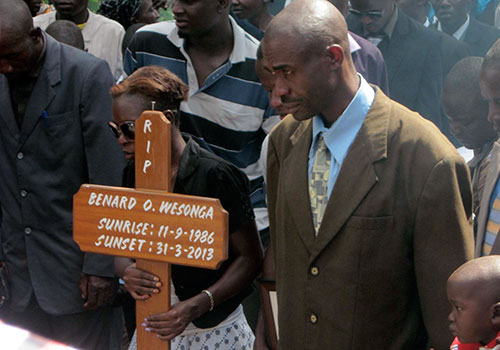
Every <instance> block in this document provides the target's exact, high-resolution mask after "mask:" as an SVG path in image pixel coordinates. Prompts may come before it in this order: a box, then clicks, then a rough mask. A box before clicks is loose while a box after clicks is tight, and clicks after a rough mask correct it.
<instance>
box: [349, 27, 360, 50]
mask: <svg viewBox="0 0 500 350" xmlns="http://www.w3.org/2000/svg"><path fill="white" fill-rule="evenodd" d="M347 39H349V48H350V50H351V53H353V52H356V51H358V50H361V46H359V44H358V42H357V41H356V40H355V39H354V38H353V37H352V35H351V34H350V33H349V32H347Z"/></svg>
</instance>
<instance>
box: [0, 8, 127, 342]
mask: <svg viewBox="0 0 500 350" xmlns="http://www.w3.org/2000/svg"><path fill="white" fill-rule="evenodd" d="M112 85H113V76H112V74H111V71H110V69H109V67H108V65H107V64H106V62H105V61H103V60H101V59H97V58H95V57H94V56H92V55H91V54H88V53H86V52H84V51H81V50H78V49H76V48H73V47H69V46H66V45H62V44H60V43H58V42H57V41H55V40H54V39H53V38H52V37H50V36H49V35H46V34H45V33H44V32H43V31H42V30H40V29H39V28H36V29H34V28H33V21H32V18H31V15H30V12H29V9H28V7H27V6H26V4H25V3H24V2H22V1H18V0H2V1H0V120H1V123H2V127H1V128H0V163H1V164H2V181H0V198H1V200H0V201H1V213H2V225H1V227H0V265H2V266H3V267H6V268H7V271H8V278H9V284H10V291H11V293H10V295H11V298H10V300H8V301H7V302H6V303H5V305H4V306H3V307H2V308H1V309H0V318H2V319H3V320H4V321H5V322H8V323H12V324H14V325H17V326H20V327H23V328H27V329H29V330H31V331H33V332H35V333H37V334H40V335H43V336H45V337H47V338H51V339H54V340H58V341H60V342H63V343H68V344H70V345H72V346H75V347H77V348H79V349H118V348H119V341H120V334H121V314H120V311H119V310H115V309H114V308H111V307H110V306H109V303H110V302H111V298H112V292H113V287H114V286H115V280H114V276H115V275H114V266H113V258H112V257H105V256H102V255H96V254H85V253H83V252H82V251H80V249H79V247H78V245H77V244H76V243H75V242H74V241H73V229H72V222H73V212H72V203H73V194H75V193H76V192H77V191H78V189H79V187H80V185H81V184H82V183H99V184H108V185H118V184H119V183H120V178H121V169H123V165H124V161H123V156H122V154H121V152H120V149H119V147H118V145H117V144H116V141H115V140H114V139H113V137H112V135H111V133H110V132H109V130H107V125H106V124H107V121H108V120H110V119H111V97H110V95H109V89H110V87H111V86H112ZM103 150H105V151H103ZM0 347H1V346H0Z"/></svg>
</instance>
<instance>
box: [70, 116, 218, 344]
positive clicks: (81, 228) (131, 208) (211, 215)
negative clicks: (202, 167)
mask: <svg viewBox="0 0 500 350" xmlns="http://www.w3.org/2000/svg"><path fill="white" fill-rule="evenodd" d="M170 145H171V144H170V122H169V121H168V120H167V119H166V118H165V116H164V115H163V113H161V112H155V111H145V112H144V113H142V115H141V117H140V118H139V119H137V120H136V122H135V185H136V189H129V188H121V187H111V186H100V185H88V184H83V185H82V186H81V187H80V190H79V191H78V193H77V194H75V196H74V200H73V206H74V207H73V239H74V240H75V241H76V242H77V243H78V245H79V246H80V249H81V250H82V251H85V252H92V253H99V254H109V255H115V256H124V257H128V258H135V259H136V266H137V268H139V269H141V270H144V271H147V272H150V273H152V274H155V275H157V276H158V277H160V280H161V281H162V282H163V285H162V288H161V291H160V293H159V294H157V295H153V296H151V298H149V299H148V300H145V301H138V302H137V304H136V305H137V308H136V313H137V348H138V350H143V349H144V350H145V349H147V350H160V349H161V350H165V349H167V350H169V349H170V344H169V343H166V342H164V341H161V340H159V339H158V337H156V335H155V334H152V333H148V332H145V331H144V328H143V327H141V326H140V325H141V323H143V320H144V318H146V317H147V316H150V315H153V314H158V313H161V312H166V311H168V309H169V308H170V292H171V291H170V264H176V265H185V266H191V267H201V268H208V269H216V268H218V267H219V266H220V264H221V263H222V262H223V261H224V260H226V259H227V257H228V214H227V212H226V211H225V210H224V209H223V208H222V206H221V204H220V202H219V200H218V199H213V198H204V197H195V196H187V195H178V194H173V193H169V192H170V191H171V190H172V188H170V187H171V181H170V166H171V164H170ZM103 152H105V150H103Z"/></svg>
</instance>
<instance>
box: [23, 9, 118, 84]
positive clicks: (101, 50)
mask: <svg viewBox="0 0 500 350" xmlns="http://www.w3.org/2000/svg"><path fill="white" fill-rule="evenodd" d="M88 3H89V0H54V6H55V8H56V11H54V12H50V13H46V14H44V15H40V16H36V17H34V18H33V22H34V24H35V26H39V27H40V28H42V29H44V30H45V29H46V28H47V27H48V26H49V24H51V23H52V22H55V21H56V20H59V19H65V20H68V21H71V22H73V23H75V24H76V25H77V26H78V28H80V29H81V31H82V35H83V40H84V42H85V50H86V51H87V52H89V53H91V54H93V55H94V56H96V57H99V58H102V59H103V60H105V61H106V62H108V65H109V67H110V68H111V72H112V73H113V77H114V78H115V80H116V79H118V78H119V77H120V76H121V75H122V72H123V55H122V46H121V45H122V40H123V36H124V35H125V29H124V28H123V26H122V25H121V24H120V23H118V22H116V21H114V20H111V19H109V18H106V17H104V16H102V15H98V14H95V13H93V12H92V11H90V10H89V9H88Z"/></svg>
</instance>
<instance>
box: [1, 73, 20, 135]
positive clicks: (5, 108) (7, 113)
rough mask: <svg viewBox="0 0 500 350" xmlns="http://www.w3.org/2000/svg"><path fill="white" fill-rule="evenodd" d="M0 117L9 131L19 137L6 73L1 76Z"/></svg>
mask: <svg viewBox="0 0 500 350" xmlns="http://www.w3.org/2000/svg"><path fill="white" fill-rule="evenodd" d="M0 117H1V118H2V121H3V125H4V126H6V127H7V129H8V130H9V132H10V133H11V134H12V136H14V137H15V138H16V140H17V139H18V138H19V127H18V126H17V123H16V117H15V116H14V111H13V110H12V104H11V102H10V90H9V82H8V81H7V78H6V77H5V76H4V75H1V76H0Z"/></svg>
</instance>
